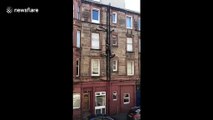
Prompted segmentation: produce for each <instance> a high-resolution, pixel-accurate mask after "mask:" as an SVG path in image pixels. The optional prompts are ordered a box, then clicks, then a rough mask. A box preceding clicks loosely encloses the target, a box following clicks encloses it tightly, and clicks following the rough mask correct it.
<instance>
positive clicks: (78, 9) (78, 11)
mask: <svg viewBox="0 0 213 120" xmlns="http://www.w3.org/2000/svg"><path fill="white" fill-rule="evenodd" d="M80 10H81V8H80V6H78V7H77V19H78V20H80V19H81V15H80Z"/></svg>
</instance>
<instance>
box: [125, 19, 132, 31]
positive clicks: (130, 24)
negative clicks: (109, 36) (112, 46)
mask: <svg viewBox="0 0 213 120" xmlns="http://www.w3.org/2000/svg"><path fill="white" fill-rule="evenodd" d="M126 28H128V29H132V16H126Z"/></svg>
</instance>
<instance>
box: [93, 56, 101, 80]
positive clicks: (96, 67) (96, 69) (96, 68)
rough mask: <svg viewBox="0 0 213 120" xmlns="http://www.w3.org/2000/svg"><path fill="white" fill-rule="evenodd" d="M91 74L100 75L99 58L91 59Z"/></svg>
mask: <svg viewBox="0 0 213 120" xmlns="http://www.w3.org/2000/svg"><path fill="white" fill-rule="evenodd" d="M91 76H100V60H99V59H92V60H91Z"/></svg>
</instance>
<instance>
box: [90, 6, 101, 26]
mask: <svg viewBox="0 0 213 120" xmlns="http://www.w3.org/2000/svg"><path fill="white" fill-rule="evenodd" d="M91 18H92V22H93V23H100V10H99V9H96V8H93V9H92V16H91Z"/></svg>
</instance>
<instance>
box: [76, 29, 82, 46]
mask: <svg viewBox="0 0 213 120" xmlns="http://www.w3.org/2000/svg"><path fill="white" fill-rule="evenodd" d="M76 47H77V48H80V47H81V31H77V44H76Z"/></svg>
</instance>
